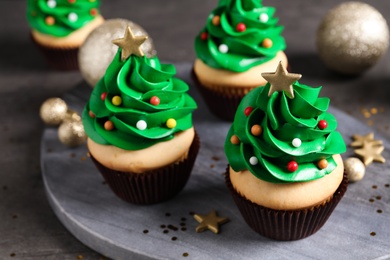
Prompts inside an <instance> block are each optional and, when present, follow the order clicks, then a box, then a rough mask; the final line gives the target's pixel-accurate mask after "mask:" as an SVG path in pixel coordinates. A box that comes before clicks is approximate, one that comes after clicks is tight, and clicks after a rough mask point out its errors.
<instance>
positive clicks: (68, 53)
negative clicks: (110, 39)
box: [27, 0, 104, 70]
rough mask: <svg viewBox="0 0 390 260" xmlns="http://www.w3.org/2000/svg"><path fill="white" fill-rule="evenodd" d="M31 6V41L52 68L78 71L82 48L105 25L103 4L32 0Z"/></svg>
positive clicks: (83, 0)
mask: <svg viewBox="0 0 390 260" xmlns="http://www.w3.org/2000/svg"><path fill="white" fill-rule="evenodd" d="M27 4H28V6H27V18H28V22H29V24H30V27H31V38H32V40H33V42H34V43H36V45H37V46H38V47H39V49H40V50H41V51H42V53H43V54H44V55H45V57H46V59H47V61H48V63H49V65H50V67H52V68H54V69H60V70H73V69H77V68H78V61H77V53H78V50H79V47H80V46H81V44H82V43H83V42H84V40H85V39H86V37H87V36H88V34H89V33H90V32H91V31H92V30H93V29H95V28H96V27H97V26H99V25H100V24H102V23H103V21H104V19H103V17H102V16H101V14H100V11H99V6H100V0H28V1H27Z"/></svg>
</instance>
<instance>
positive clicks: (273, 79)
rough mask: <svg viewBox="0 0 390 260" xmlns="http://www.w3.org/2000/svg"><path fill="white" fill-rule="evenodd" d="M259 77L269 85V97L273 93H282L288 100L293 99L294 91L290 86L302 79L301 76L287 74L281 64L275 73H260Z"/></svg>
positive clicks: (280, 63)
mask: <svg viewBox="0 0 390 260" xmlns="http://www.w3.org/2000/svg"><path fill="white" fill-rule="evenodd" d="M261 76H263V78H265V79H266V80H267V81H268V82H269V83H270V84H271V87H270V89H269V92H268V96H269V97H270V96H271V95H272V94H273V93H274V92H280V91H284V93H286V95H287V96H288V97H289V98H294V89H293V87H292V84H294V83H295V82H296V81H297V80H299V79H300V78H301V77H302V75H301V74H295V73H289V72H288V71H287V70H286V68H285V67H284V66H283V65H282V62H279V65H278V67H277V68H276V71H275V73H268V72H267V73H261Z"/></svg>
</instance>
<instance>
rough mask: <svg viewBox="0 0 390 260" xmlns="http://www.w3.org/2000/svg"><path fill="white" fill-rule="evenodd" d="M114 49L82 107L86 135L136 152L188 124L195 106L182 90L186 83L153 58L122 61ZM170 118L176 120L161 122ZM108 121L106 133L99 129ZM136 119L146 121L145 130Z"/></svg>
mask: <svg viewBox="0 0 390 260" xmlns="http://www.w3.org/2000/svg"><path fill="white" fill-rule="evenodd" d="M119 50H120V51H118V53H117V54H116V56H115V58H114V60H113V61H112V63H111V64H110V66H109V67H108V68H107V71H106V74H105V75H104V77H103V78H102V79H101V80H100V81H99V82H98V84H97V85H96V87H95V88H94V89H93V91H92V94H91V97H90V99H89V102H88V103H87V105H86V106H85V108H84V111H83V116H82V120H83V124H84V128H85V132H86V134H87V135H88V137H89V138H91V139H92V140H93V141H95V142H96V143H99V144H103V145H114V146H117V147H119V148H122V149H125V150H139V149H144V148H147V147H150V146H152V145H154V144H156V143H158V142H162V141H167V140H170V139H172V138H173V137H174V134H175V133H177V132H180V131H183V130H186V129H189V128H191V127H192V112H193V111H194V110H195V109H196V108H197V105H196V103H195V101H194V100H193V99H192V98H191V97H190V96H189V95H188V94H187V93H186V92H187V91H188V89H189V87H188V85H187V84H186V83H185V82H184V81H182V80H180V79H177V78H174V77H173V76H174V75H175V74H176V69H175V67H174V66H173V65H171V64H160V62H159V60H158V58H157V57H153V58H147V57H146V56H143V57H138V56H135V55H131V56H130V57H129V58H128V59H126V60H125V61H121V49H119ZM103 93H106V98H105V99H104V100H102V94H103ZM114 96H120V97H121V99H122V103H121V104H120V105H114V104H113V102H112V98H113V97H114ZM154 96H156V97H158V98H159V99H160V103H159V104H158V105H153V104H151V103H150V99H151V98H152V97H154ZM90 112H92V113H93V114H94V115H93V116H91V115H90ZM170 118H173V119H174V120H176V126H175V127H173V128H169V127H167V124H166V123H167V120H168V119H170ZM108 120H109V121H111V122H112V123H113V124H114V129H113V130H111V131H109V130H106V129H105V128H104V124H105V122H106V121H108ZM140 120H144V121H145V122H146V123H147V128H146V129H144V130H140V129H139V128H137V122H139V121H140Z"/></svg>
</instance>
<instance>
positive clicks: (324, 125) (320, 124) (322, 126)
mask: <svg viewBox="0 0 390 260" xmlns="http://www.w3.org/2000/svg"><path fill="white" fill-rule="evenodd" d="M327 127H328V122H326V121H325V120H320V121H319V122H318V128H319V129H321V130H324V129H325V128H327Z"/></svg>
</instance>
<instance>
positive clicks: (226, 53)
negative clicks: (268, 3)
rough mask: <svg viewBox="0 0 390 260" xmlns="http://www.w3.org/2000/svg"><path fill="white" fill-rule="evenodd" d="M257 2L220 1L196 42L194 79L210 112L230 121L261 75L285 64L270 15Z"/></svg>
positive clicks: (278, 32) (268, 9)
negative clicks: (280, 64)
mask: <svg viewBox="0 0 390 260" xmlns="http://www.w3.org/2000/svg"><path fill="white" fill-rule="evenodd" d="M274 13H275V8H273V7H265V6H263V5H262V3H261V0H220V2H219V5H218V7H217V8H216V9H215V10H213V11H212V12H211V14H210V15H209V17H208V19H207V23H206V26H205V27H204V28H203V29H202V30H201V31H200V33H199V34H198V36H197V37H196V39H195V51H196V54H197V59H196V60H195V64H194V69H193V73H194V78H195V81H196V85H197V86H198V87H199V89H200V91H201V94H202V95H203V97H204V99H205V101H206V104H207V105H208V107H209V109H210V111H212V112H213V113H214V114H215V115H217V116H218V117H220V118H222V119H226V120H230V121H232V120H233V117H234V113H235V111H236V109H237V107H238V104H239V103H240V101H241V99H242V98H243V96H244V95H245V94H246V93H248V92H249V91H250V90H251V89H253V88H255V87H258V86H263V85H264V84H265V83H266V81H265V80H264V79H263V78H261V77H259V75H260V74H261V73H262V72H266V71H274V70H275V69H276V67H277V65H278V63H279V62H280V61H282V63H283V65H284V66H287V57H286V55H285V54H284V52H283V50H284V49H285V48H286V44H285V41H284V38H283V37H282V35H281V33H282V31H283V27H282V26H280V25H278V19H277V18H276V17H275V16H274Z"/></svg>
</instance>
